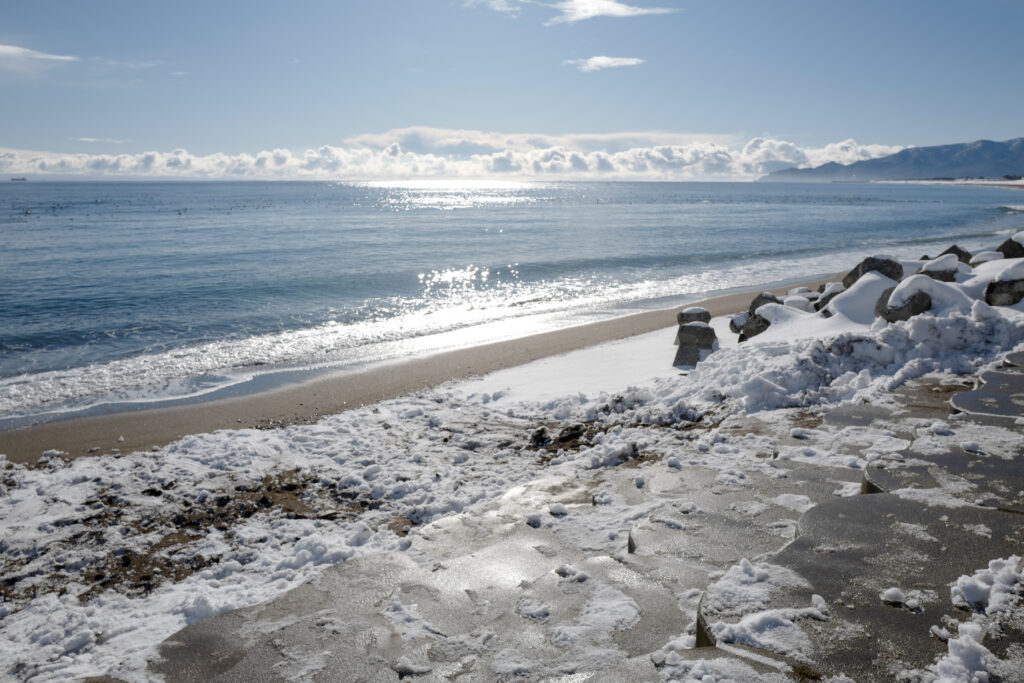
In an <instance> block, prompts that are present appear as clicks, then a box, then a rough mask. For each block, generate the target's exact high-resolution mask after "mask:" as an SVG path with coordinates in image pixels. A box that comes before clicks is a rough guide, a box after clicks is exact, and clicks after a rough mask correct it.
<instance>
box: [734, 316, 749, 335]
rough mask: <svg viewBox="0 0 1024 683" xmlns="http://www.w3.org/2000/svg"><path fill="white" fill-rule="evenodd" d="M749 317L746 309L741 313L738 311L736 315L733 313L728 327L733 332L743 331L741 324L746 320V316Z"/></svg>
mask: <svg viewBox="0 0 1024 683" xmlns="http://www.w3.org/2000/svg"><path fill="white" fill-rule="evenodd" d="M749 317H750V314H749V313H747V312H746V311H744V312H743V313H739V314H738V315H734V316H733V317H732V320H730V321H729V329H730V330H732V331H733V332H734V333H736V334H739V333H740V332H742V331H743V325H744V323H746V322H747V318H749Z"/></svg>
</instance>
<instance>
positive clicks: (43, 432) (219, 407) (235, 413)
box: [0, 275, 841, 463]
mask: <svg viewBox="0 0 1024 683" xmlns="http://www.w3.org/2000/svg"><path fill="white" fill-rule="evenodd" d="M840 277H841V275H838V276H836V275H833V276H830V277H828V278H822V279H818V280H812V281H807V282H803V283H799V284H796V285H794V284H789V285H786V286H783V287H776V288H765V289H764V290H761V289H758V290H756V291H770V292H773V293H775V294H782V293H785V292H786V291H788V290H790V289H792V288H793V287H795V286H807V287H811V288H812V289H813V288H816V287H817V286H818V285H819V284H821V283H823V282H826V281H827V280H836V279H838V278H840ZM752 297H753V294H751V292H749V291H747V292H741V293H738V294H728V295H724V296H718V297H714V298H710V299H706V300H704V301H699V302H694V303H693V304H687V305H688V306H690V305H692V306H703V307H705V308H707V309H708V310H709V311H710V312H711V314H712V315H713V316H718V315H727V314H730V313H736V312H739V311H741V310H745V309H746V308H747V306H748V305H749V304H750V300H751V298H752ZM678 310H679V308H678V307H677V308H670V309H663V310H658V311H647V312H644V313H637V314H634V315H629V316H624V317H621V318H614V319H611V320H603V321H600V322H595V323H589V324H586V325H579V326H576V327H570V328H567V329H564V330H556V331H553V332H545V333H542V334H536V335H531V336H528V337H521V338H518V339H510V340H507V341H501V342H494V343H490V344H484V345H481V346H474V347H471V348H467V349H458V350H454V351H446V352H443V353H438V354H434V355H430V356H423V357H417V358H413V359H410V360H406V361H397V362H391V363H387V364H384V365H380V366H376V367H372V368H368V369H365V370H361V371H355V372H350V373H345V374H339V375H337V376H331V377H325V378H320V379H316V380H313V381H310V382H307V383H304V384H300V385H295V386H289V387H285V388H282V389H277V390H274V391H268V392H265V393H260V394H253V395H246V396H240V397H236V398H228V399H222V400H217V401H206V402H200V403H192V404H187V405H179V406H173V407H163V408H154V409H149V410H140V411H132V412H121V413H115V414H111V415H97V416H90V417H83V418H74V419H70V420H62V421H56V422H48V423H45V424H40V425H35V426H32V427H26V428H23V429H16V430H11V431H7V432H0V453H3V454H5V455H6V456H7V459H8V460H9V461H11V462H18V463H32V462H36V461H37V460H38V459H39V458H40V457H41V456H42V454H43V453H44V452H45V451H47V450H51V449H52V450H59V451H63V452H64V453H65V454H66V455H65V456H64V457H71V458H76V457H79V456H83V455H89V454H92V455H99V454H103V453H111V452H114V451H115V450H117V451H120V452H123V453H128V452H132V451H139V450H148V449H151V448H154V447H159V446H164V445H166V444H168V443H171V442H173V441H176V440H178V439H180V438H182V437H184V436H187V435H189V434H201V433H206V432H213V431H217V430H220V429H241V428H250V427H258V428H277V427H284V426H288V425H291V424H307V423H312V422H316V421H317V420H319V419H320V418H321V417H323V416H325V415H332V414H334V413H339V412H341V411H344V410H347V409H349V408H355V407H358V406H361V405H365V404H368V403H376V402H377V401H382V400H385V399H389V398H395V397H397V396H402V395H404V394H407V393H410V392H413V391H418V390H420V389H424V388H427V387H432V386H437V385H439V384H443V383H444V382H447V381H449V380H453V379H464V378H467V377H473V376H476V375H482V374H486V373H488V372H494V371H495V370H501V369H504V368H509V367H515V366H517V365H522V364H524V363H529V362H530V361H534V360H537V359H539V358H544V357H547V356H553V355H557V354H561V353H567V352H569V351H574V350H576V349H581V348H585V347H588V346H593V345H595V344H600V343H603V342H607V341H612V340H615V339H624V338H627V337H632V336H635V335H638V334H645V333H648V332H653V331H655V330H659V329H666V328H669V327H672V326H674V325H675V315H676V312H677V311H678ZM673 354H674V349H673V346H672V335H671V334H667V335H666V340H665V362H666V364H669V363H671V362H672V357H673Z"/></svg>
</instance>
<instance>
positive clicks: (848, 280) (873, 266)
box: [843, 256, 903, 289]
mask: <svg viewBox="0 0 1024 683" xmlns="http://www.w3.org/2000/svg"><path fill="white" fill-rule="evenodd" d="M872 270H876V271H878V272H879V273H881V274H882V275H884V276H886V277H887V278H892V279H893V280H896V281H897V282H899V281H900V280H902V279H903V266H901V265H900V264H899V263H897V262H896V261H893V260H892V259H890V258H886V257H885V256H869V257H867V258H866V259H864V260H863V261H861V262H860V263H858V264H857V266H856V267H855V268H854V269H853V270H851V271H850V272H849V273H847V274H846V276H845V277H844V278H843V287H845V288H846V289H849V288H850V287H852V286H853V283H854V282H856V281H857V280H859V279H860V276H861V275H863V274H864V273H867V272H870V271H872Z"/></svg>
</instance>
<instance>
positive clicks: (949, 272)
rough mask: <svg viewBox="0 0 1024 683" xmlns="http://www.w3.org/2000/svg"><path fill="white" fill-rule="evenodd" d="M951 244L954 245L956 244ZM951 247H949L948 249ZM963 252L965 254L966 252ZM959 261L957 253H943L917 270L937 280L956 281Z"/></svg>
mask: <svg viewBox="0 0 1024 683" xmlns="http://www.w3.org/2000/svg"><path fill="white" fill-rule="evenodd" d="M953 246H954V247H955V246H956V245H953ZM952 248H953V247H950V249H952ZM964 253H965V254H966V253H967V252H964ZM968 256H970V254H968ZM959 263H960V259H959V256H958V255H957V254H944V255H942V256H940V257H939V258H937V259H935V260H934V261H929V262H928V263H926V264H924V265H923V266H921V269H920V270H918V271H917V272H918V273H920V274H921V275H927V276H928V277H930V278H932V279H933V280H938V281H939V282H956V274H957V270H958V266H959Z"/></svg>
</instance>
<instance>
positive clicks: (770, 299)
mask: <svg viewBox="0 0 1024 683" xmlns="http://www.w3.org/2000/svg"><path fill="white" fill-rule="evenodd" d="M781 303H782V300H781V299H779V297H777V296H775V295H774V294H772V293H771V292H761V293H760V294H758V295H757V296H755V297H754V300H753V301H751V302H750V308H748V309H747V313H749V314H750V315H754V314H755V313H757V309H759V308H761V307H762V306H764V305H765V304H781Z"/></svg>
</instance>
